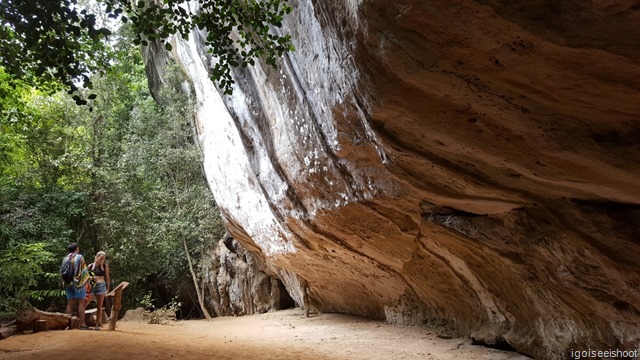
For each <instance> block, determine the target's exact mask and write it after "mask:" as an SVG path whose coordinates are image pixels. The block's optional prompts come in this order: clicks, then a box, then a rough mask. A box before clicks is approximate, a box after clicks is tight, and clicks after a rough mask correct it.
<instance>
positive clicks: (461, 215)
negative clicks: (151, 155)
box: [172, 0, 640, 359]
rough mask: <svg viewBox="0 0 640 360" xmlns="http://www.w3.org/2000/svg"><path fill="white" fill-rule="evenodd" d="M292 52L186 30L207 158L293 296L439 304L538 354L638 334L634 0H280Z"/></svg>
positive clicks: (249, 243) (234, 223)
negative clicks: (207, 40) (220, 66)
mask: <svg viewBox="0 0 640 360" xmlns="http://www.w3.org/2000/svg"><path fill="white" fill-rule="evenodd" d="M291 4H292V6H293V8H294V13H293V14H292V15H291V16H289V17H288V18H287V19H286V22H285V24H284V31H286V32H288V33H290V34H292V37H293V40H294V44H295V46H296V49H297V50H296V51H295V52H294V53H292V54H290V55H288V56H287V57H286V58H285V59H283V60H282V61H281V63H280V68H279V69H277V70H274V69H271V68H268V67H266V66H262V65H258V66H256V67H254V68H250V69H246V70H238V72H237V73H236V74H235V76H236V85H237V86H236V88H235V89H234V95H233V96H232V97H224V98H222V97H221V96H220V95H219V94H218V92H217V91H216V89H215V88H214V86H213V85H212V83H211V82H210V81H209V80H208V73H207V68H208V65H207V64H209V63H210V59H207V58H204V57H203V55H202V54H204V51H203V50H202V49H201V48H200V45H199V43H198V38H199V36H200V35H199V34H194V36H192V37H190V40H189V42H184V41H180V40H175V41H174V47H173V49H174V50H173V54H172V55H173V57H174V58H175V59H176V60H177V61H178V62H179V63H180V64H181V66H182V67H183V68H184V70H185V72H186V73H187V74H188V76H189V78H190V79H191V81H192V82H193V88H194V93H195V97H196V98H197V100H198V106H197V108H196V109H194V110H195V111H196V116H197V119H198V131H199V135H200V140H201V143H202V145H203V148H204V152H205V164H204V166H205V169H206V173H207V177H208V180H209V183H210V186H211V188H212V191H213V192H214V195H215V197H216V200H217V202H218V204H219V205H220V207H221V208H222V209H223V212H224V215H225V217H226V219H227V221H228V228H229V231H230V232H231V234H232V235H233V236H234V238H236V239H237V240H238V241H239V242H240V243H241V244H242V245H243V246H244V247H246V248H247V249H248V250H249V251H251V253H252V254H254V255H255V256H256V257H257V258H259V259H261V263H263V264H264V271H266V272H268V273H269V274H270V275H273V276H277V277H278V278H279V279H280V280H281V281H282V282H283V283H284V284H285V286H286V287H287V289H288V290H289V293H290V294H291V296H292V297H293V298H294V300H295V301H296V302H297V303H298V304H301V303H302V288H301V286H300V283H301V282H302V283H304V282H305V281H306V282H308V284H309V292H310V293H311V295H312V297H313V298H314V300H315V302H317V303H318V304H319V305H320V307H321V308H322V309H321V310H323V311H329V312H333V311H335V312H345V313H352V314H358V315H364V316H368V317H373V318H381V319H383V318H384V319H387V320H388V321H390V322H397V323H405V324H422V323H438V324H442V325H445V326H449V327H450V328H451V329H453V330H455V331H457V332H458V333H460V334H462V335H466V336H470V337H472V338H474V339H475V340H476V341H477V342H479V343H486V344H489V345H491V344H498V345H503V346H506V344H508V345H509V346H511V347H513V348H514V349H516V350H518V351H521V352H523V353H526V354H529V355H532V356H535V357H536V358H540V359H560V358H565V357H566V356H567V354H568V351H570V350H571V349H588V348H591V349H608V348H618V349H633V348H637V347H638V346H639V345H640V325H639V324H640V46H639V45H640V31H638V24H640V5H638V3H637V1H625V0H621V1H615V2H613V1H605V0H593V1H556V2H553V1H521V0H510V1H507V0H477V1H461V0H458V1H456V0H438V1H416V0H413V1H411V0H396V1H388V0H368V1H365V0H315V1H311V0H292V1H291Z"/></svg>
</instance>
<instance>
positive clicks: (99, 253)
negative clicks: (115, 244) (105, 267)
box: [96, 251, 107, 257]
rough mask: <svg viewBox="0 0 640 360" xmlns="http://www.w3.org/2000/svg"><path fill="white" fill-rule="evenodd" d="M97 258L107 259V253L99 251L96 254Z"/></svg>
mask: <svg viewBox="0 0 640 360" xmlns="http://www.w3.org/2000/svg"><path fill="white" fill-rule="evenodd" d="M96 256H104V257H107V253H106V252H104V251H98V253H97V254H96Z"/></svg>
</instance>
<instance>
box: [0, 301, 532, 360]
mask: <svg viewBox="0 0 640 360" xmlns="http://www.w3.org/2000/svg"><path fill="white" fill-rule="evenodd" d="M74 358H75V359H81V358H87V359H92V360H99V359H109V360H114V359H115V360H134V359H216V360H219V359H394V360H396V359H492V360H506V359H509V360H514V359H518V360H523V359H528V358H527V357H524V356H522V355H518V354H515V353H509V352H502V351H498V350H494V349H488V348H484V347H480V346H474V345H471V344H470V343H469V341H468V340H464V339H441V338H439V337H438V336H437V331H436V330H434V329H428V328H419V327H407V326H396V325H386V324H384V323H383V322H379V321H372V320H367V319H362V318H358V317H353V316H347V315H337V314H320V315H313V316H312V317H310V318H305V317H304V315H303V313H302V311H301V310H300V309H292V310H285V311H278V312H273V313H267V314H260V315H250V316H241V317H222V318H215V319H214V320H212V321H210V322H207V321H205V320H190V321H177V322H173V323H171V324H169V325H150V324H145V323H140V322H131V321H119V322H118V326H117V330H116V331H108V330H102V331H95V330H71V331H48V332H41V333H36V334H24V335H15V336H12V337H10V338H8V339H5V340H2V341H0V359H47V360H57V359H74Z"/></svg>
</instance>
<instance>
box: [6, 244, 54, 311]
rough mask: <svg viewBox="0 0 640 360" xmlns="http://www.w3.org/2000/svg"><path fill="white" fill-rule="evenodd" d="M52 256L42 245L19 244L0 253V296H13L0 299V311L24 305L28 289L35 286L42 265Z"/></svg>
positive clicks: (41, 271) (40, 273)
mask: <svg viewBox="0 0 640 360" xmlns="http://www.w3.org/2000/svg"><path fill="white" fill-rule="evenodd" d="M52 256H53V254H52V253H51V252H49V251H47V250H45V244H44V243H34V244H19V245H16V246H12V247H9V248H7V249H5V250H2V251H1V252H0V294H14V295H13V296H9V297H4V296H3V297H2V298H0V311H6V310H8V309H13V308H15V307H17V306H21V305H22V304H24V303H25V302H26V300H27V298H28V297H29V288H31V287H33V286H35V285H37V279H38V277H39V276H41V275H42V274H43V272H44V271H43V265H44V264H46V263H47V262H48V261H50V260H51V258H52Z"/></svg>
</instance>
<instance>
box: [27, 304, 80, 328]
mask: <svg viewBox="0 0 640 360" xmlns="http://www.w3.org/2000/svg"><path fill="white" fill-rule="evenodd" d="M37 320H46V321H47V327H48V328H49V330H64V329H66V328H67V327H68V326H69V322H70V320H71V315H69V314H63V313H54V312H47V311H42V310H38V309H36V308H26V309H22V310H20V311H18V313H17V314H16V325H18V331H20V332H22V331H24V330H31V329H33V328H34V323H35V322H36V321H37Z"/></svg>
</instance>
